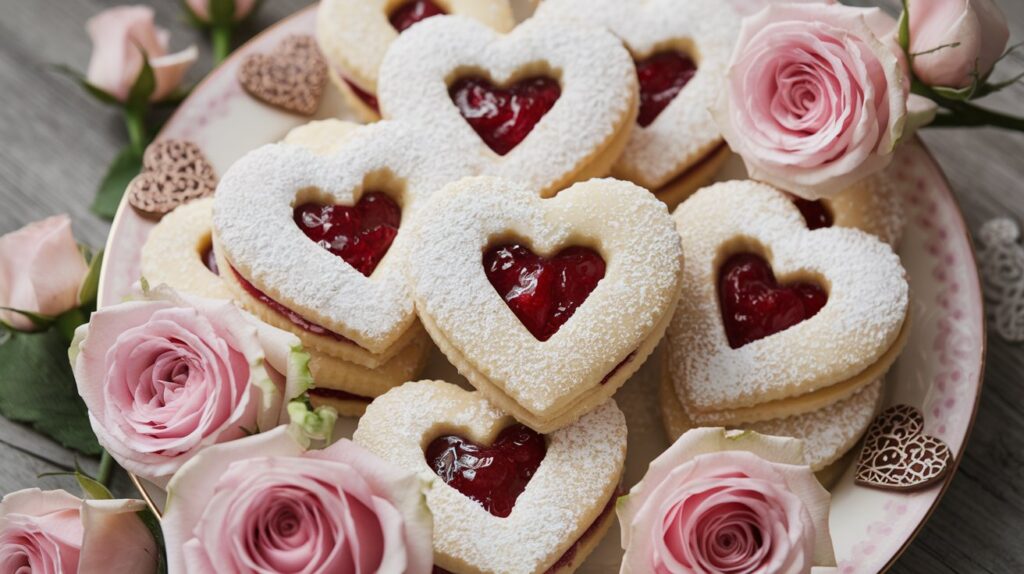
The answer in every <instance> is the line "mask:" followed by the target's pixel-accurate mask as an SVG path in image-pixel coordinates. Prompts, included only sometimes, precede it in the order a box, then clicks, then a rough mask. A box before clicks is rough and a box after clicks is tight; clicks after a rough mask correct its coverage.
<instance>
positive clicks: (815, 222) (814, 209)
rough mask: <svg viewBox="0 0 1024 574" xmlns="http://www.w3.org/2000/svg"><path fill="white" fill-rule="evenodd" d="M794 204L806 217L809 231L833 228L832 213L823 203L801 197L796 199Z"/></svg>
mask: <svg viewBox="0 0 1024 574" xmlns="http://www.w3.org/2000/svg"><path fill="white" fill-rule="evenodd" d="M793 203H794V204H795V205H796V207H797V209H799V210H800V213H801V214H802V215H803V216H804V221H806V222H807V228H808V229H821V228H823V227H832V213H830V212H829V210H828V208H827V207H825V204H824V203H822V202H821V201H811V200H808V199H803V198H800V197H794V198H793Z"/></svg>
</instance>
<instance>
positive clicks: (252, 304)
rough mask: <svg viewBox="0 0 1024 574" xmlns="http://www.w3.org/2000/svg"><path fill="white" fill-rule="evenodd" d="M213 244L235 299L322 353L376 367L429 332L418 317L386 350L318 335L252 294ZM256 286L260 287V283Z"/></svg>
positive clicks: (220, 250)
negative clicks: (372, 351)
mask: <svg viewBox="0 0 1024 574" xmlns="http://www.w3.org/2000/svg"><path fill="white" fill-rule="evenodd" d="M214 245H215V247H214V249H215V252H216V256H217V265H218V266H219V267H220V269H221V277H222V278H223V281H224V283H225V284H226V285H227V286H228V288H229V289H230V290H231V294H232V299H234V300H236V301H238V302H239V303H240V304H241V305H242V307H244V308H245V310H247V311H249V312H250V313H252V314H253V315H256V317H258V318H259V319H260V320H261V321H263V322H264V323H268V324H269V325H271V326H274V327H277V328H278V329H283V330H285V331H288V332H290V333H294V334H295V335H296V336H297V337H298V338H299V339H300V340H301V341H302V344H303V346H305V347H306V348H307V349H315V350H317V351H319V352H321V353H324V354H326V355H330V356H332V357H337V358H338V359H341V360H343V361H347V362H350V363H355V364H356V365H360V366H363V367H366V368H369V369H376V368H377V367H379V366H381V365H382V364H384V363H386V362H387V361H389V360H391V358H392V357H394V356H395V354H397V353H398V352H399V351H400V350H402V349H404V348H405V347H406V346H407V345H409V344H410V343H412V342H413V340H415V339H417V338H419V337H425V336H426V333H425V332H424V331H423V327H422V326H421V325H420V324H419V322H418V321H414V322H413V323H412V325H411V326H410V327H409V328H408V329H406V330H405V331H404V332H403V333H402V334H401V335H400V336H399V337H398V340H397V341H395V343H394V344H392V345H391V346H390V347H388V348H387V349H385V350H384V352H382V353H371V352H370V351H368V350H366V349H364V348H362V347H360V346H359V345H356V344H355V343H352V342H348V341H339V340H337V339H335V338H333V337H328V336H325V335H317V334H315V333H310V332H309V331H306V330H305V329H300V328H299V327H297V326H295V324H294V323H292V322H291V321H289V320H288V319H287V318H286V317H285V316H283V315H281V314H280V313H278V312H277V311H275V310H273V309H271V308H270V307H267V306H266V305H265V304H263V303H262V302H261V301H259V300H258V299H256V298H255V297H253V296H252V295H250V294H249V292H248V291H246V290H245V288H244V287H242V285H241V283H239V282H238V279H237V278H236V277H235V272H234V271H233V270H232V269H233V267H232V266H231V262H230V261H228V260H227V258H226V257H224V250H223V249H217V248H216V245H217V240H216V238H214ZM257 289H259V287H258V286H257ZM282 304H284V303H282Z"/></svg>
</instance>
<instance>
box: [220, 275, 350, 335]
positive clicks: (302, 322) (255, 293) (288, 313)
mask: <svg viewBox="0 0 1024 574" xmlns="http://www.w3.org/2000/svg"><path fill="white" fill-rule="evenodd" d="M231 271H232V272H233V273H234V274H235V279H237V280H238V283H239V285H241V286H242V288H243V289H245V291H246V292H247V293H249V295H251V296H252V297H253V298H255V299H256V300H258V301H259V302H260V303H263V304H264V305H266V306H267V307H270V308H271V309H273V310H274V312H276V313H277V314H279V315H282V316H283V317H284V318H285V319H288V320H289V321H291V323H292V325H295V326H296V327H298V328H300V329H302V330H303V331H306V332H309V333H313V334H314V335H321V336H324V337H330V338H331V339H334V340H335V341H341V342H343V343H351V344H353V345H355V343H354V342H353V341H352V340H350V339H348V338H346V337H344V336H342V335H339V334H338V333H335V332H334V331H330V330H328V329H327V328H325V327H321V326H320V325H317V324H316V323H313V322H312V321H309V320H307V319H306V318H305V317H303V316H302V315H299V314H298V313H296V312H295V311H292V310H291V309H289V308H288V307H285V306H284V305H282V304H280V303H278V302H277V301H275V300H274V299H272V298H271V297H270V295H267V294H266V293H264V292H263V291H260V290H259V289H257V288H256V286H255V285H253V284H252V283H250V282H249V281H248V280H247V279H246V278H245V277H242V274H241V273H239V272H238V270H237V269H232V270H231Z"/></svg>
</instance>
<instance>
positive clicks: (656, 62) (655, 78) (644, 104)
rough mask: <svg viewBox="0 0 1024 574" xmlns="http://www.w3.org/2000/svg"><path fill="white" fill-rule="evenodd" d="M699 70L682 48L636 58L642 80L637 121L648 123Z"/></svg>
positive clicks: (638, 77)
mask: <svg viewBox="0 0 1024 574" xmlns="http://www.w3.org/2000/svg"><path fill="white" fill-rule="evenodd" d="M696 73H697V64H696V63H695V62H694V61H693V59H692V58H690V57H689V56H687V55H686V54H683V53H680V52H658V53H657V54H654V55H653V56H650V57H648V58H645V59H643V60H637V61H636V75H637V79H638V80H640V114H639V115H638V116H637V118H636V123H638V124H640V125H641V126H643V127H647V126H649V125H651V123H653V122H654V120H655V119H656V118H657V117H658V115H659V114H661V112H662V111H663V110H664V109H665V108H666V107H667V106H668V105H669V104H670V103H671V102H672V100H674V99H675V97H676V96H678V95H679V92H681V91H682V90H683V88H684V87H685V86H686V84H688V83H689V82H690V80H692V79H693V76H694V74H696Z"/></svg>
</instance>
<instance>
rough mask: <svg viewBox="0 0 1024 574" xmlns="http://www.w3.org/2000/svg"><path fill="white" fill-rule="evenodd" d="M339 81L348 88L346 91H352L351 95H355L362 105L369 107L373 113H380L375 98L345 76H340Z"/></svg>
mask: <svg viewBox="0 0 1024 574" xmlns="http://www.w3.org/2000/svg"><path fill="white" fill-rule="evenodd" d="M339 76H341V74H339ZM341 79H342V81H344V82H345V85H346V86H348V89H350V90H352V93H353V94H355V95H356V97H357V98H359V99H360V100H362V101H363V103H364V104H366V105H367V106H369V107H370V109H372V110H373V111H375V112H377V113H378V114H379V113H380V105H378V104H377V96H375V95H373V94H371V93H370V92H367V91H366V90H364V89H362V88H360V87H359V86H358V85H357V84H356V83H355V82H353V81H352V80H350V79H348V78H346V77H345V76H341Z"/></svg>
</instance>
